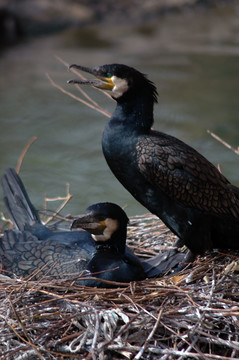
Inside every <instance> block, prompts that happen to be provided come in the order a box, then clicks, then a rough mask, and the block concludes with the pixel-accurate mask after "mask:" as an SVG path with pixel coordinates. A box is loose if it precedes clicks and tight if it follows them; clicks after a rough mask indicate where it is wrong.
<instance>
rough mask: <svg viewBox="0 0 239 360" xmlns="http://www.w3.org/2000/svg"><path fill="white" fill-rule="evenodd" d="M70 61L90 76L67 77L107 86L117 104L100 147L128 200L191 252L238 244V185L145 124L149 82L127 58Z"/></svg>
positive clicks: (149, 121) (150, 102)
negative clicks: (106, 62)
mask: <svg viewBox="0 0 239 360" xmlns="http://www.w3.org/2000/svg"><path fill="white" fill-rule="evenodd" d="M70 68H76V69H79V70H82V71H85V72H88V73H90V74H93V75H94V76H95V77H96V79H95V80H91V81H90V80H89V81H88V80H85V81H81V80H80V81H78V80H70V81H69V83H80V84H90V85H92V86H94V87H97V88H101V89H106V90H111V91H112V98H113V99H114V100H116V102H117V105H116V109H115V111H114V113H113V115H112V117H111V119H110V120H109V122H108V124H107V125H106V127H105V129H104V133H103V139H102V147H103V153H104V156H105V158H106V161H107V163H108V165H109V167H110V169H111V170H112V172H113V173H114V175H115V176H116V177H117V179H118V180H119V181H120V182H121V184H122V185H123V186H124V187H125V188H126V189H127V190H128V191H129V192H130V193H131V194H132V195H133V196H134V197H135V199H136V200H138V201H139V202H140V203H141V204H142V205H144V206H145V207H146V208H147V209H148V210H149V211H150V212H152V213H153V214H156V215H157V216H158V217H159V218H160V219H162V221H163V222H164V223H165V224H166V225H167V226H168V227H169V228H170V229H171V231H172V232H173V233H175V234H176V235H177V236H178V237H179V241H178V244H180V245H181V244H185V245H187V247H188V248H189V249H190V250H191V252H190V253H189V254H188V255H190V256H191V258H194V255H196V254H203V253H204V252H205V251H206V250H211V249H213V248H224V249H225V248H226V249H239V189H238V188H237V187H235V186H233V185H232V184H230V182H229V181H228V180H227V179H226V178H225V177H224V176H223V175H222V174H221V173H220V172H219V171H218V169H217V168H216V167H215V166H214V165H213V164H211V163H210V162H209V161H208V160H207V159H206V158H205V157H204V156H202V155H201V154H199V153H198V152H197V151H196V150H194V149H193V148H192V147H190V146H189V145H187V144H185V143H184V142H182V141H180V140H179V139H177V138H175V137H173V136H170V135H168V134H165V133H162V132H159V131H155V130H152V129H151V127H152V125H153V121H154V118H153V107H154V103H155V102H157V90H156V87H155V85H154V84H153V83H152V82H151V81H150V80H148V79H147V77H146V76H145V75H144V74H142V73H141V72H139V71H137V70H135V69H134V68H131V67H129V66H126V65H121V64H111V65H103V66H98V67H95V68H88V67H84V66H80V65H76V64H73V65H71V66H70ZM188 258H189V256H188Z"/></svg>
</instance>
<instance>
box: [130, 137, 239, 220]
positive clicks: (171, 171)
mask: <svg viewBox="0 0 239 360" xmlns="http://www.w3.org/2000/svg"><path fill="white" fill-rule="evenodd" d="M136 149H137V163H138V167H139V170H140V172H141V173H142V174H143V176H144V177H145V178H146V179H147V180H148V181H149V182H150V183H151V184H152V185H153V186H154V187H155V188H158V189H160V190H161V191H163V192H164V193H165V194H166V195H167V196H168V197H169V198H171V199H172V200H176V201H177V202H178V203H180V204H181V205H182V206H184V207H189V208H194V209H195V208H196V209H198V210H202V211H205V212H208V213H210V214H215V215H229V216H233V217H235V218H237V219H239V199H238V196H237V194H236V192H235V191H234V190H233V186H232V185H231V184H230V182H229V181H228V180H227V179H226V178H225V177H224V176H223V175H222V174H221V173H220V172H219V171H218V169H217V168H216V167H215V166H214V165H213V164H211V163H210V162H209V161H208V160H207V159H206V158H204V157H203V156H202V155H201V154H199V153H198V152H197V151H196V150H194V149H193V148H191V147H190V146H188V145H186V144H185V143H184V142H182V141H180V140H178V139H176V138H174V137H172V136H169V135H167V134H163V133H160V132H155V131H152V135H151V136H141V137H139V140H138V142H137V146H136Z"/></svg>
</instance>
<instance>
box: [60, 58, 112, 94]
mask: <svg viewBox="0 0 239 360" xmlns="http://www.w3.org/2000/svg"><path fill="white" fill-rule="evenodd" d="M72 68H74V69H77V70H81V71H84V72H87V73H89V74H92V75H94V76H95V77H96V79H94V80H68V81H67V83H68V84H84V85H91V86H94V87H96V88H99V89H104V90H112V89H113V87H114V86H115V84H114V83H113V81H112V78H108V77H106V76H104V75H103V74H102V73H101V72H100V71H99V70H97V69H96V68H89V67H86V66H81V65H76V64H72V65H70V66H69V69H72Z"/></svg>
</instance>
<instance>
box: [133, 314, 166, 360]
mask: <svg viewBox="0 0 239 360" xmlns="http://www.w3.org/2000/svg"><path fill="white" fill-rule="evenodd" d="M162 312H163V309H161V310H160V311H159V314H158V318H157V320H156V322H155V324H154V327H153V329H152V330H151V332H150V334H149V336H148V337H147V339H146V340H145V342H144V345H143V346H142V347H141V349H140V351H139V352H138V354H136V355H135V357H134V360H139V359H140V358H141V356H142V355H143V353H144V351H145V349H146V346H147V345H148V343H149V341H150V340H151V339H152V337H153V336H154V334H155V331H156V330H157V328H158V326H159V323H160V320H161V315H162Z"/></svg>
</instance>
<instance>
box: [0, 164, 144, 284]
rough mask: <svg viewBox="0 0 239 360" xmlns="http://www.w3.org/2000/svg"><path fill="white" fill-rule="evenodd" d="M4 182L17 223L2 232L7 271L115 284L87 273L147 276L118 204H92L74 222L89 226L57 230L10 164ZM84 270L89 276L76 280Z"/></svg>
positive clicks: (0, 247) (0, 256)
mask: <svg viewBox="0 0 239 360" xmlns="http://www.w3.org/2000/svg"><path fill="white" fill-rule="evenodd" d="M2 188H3V196H4V203H5V206H6V208H7V211H8V215H9V217H10V219H11V220H12V222H13V225H14V229H13V230H6V231H5V232H4V235H3V237H2V238H0V263H1V268H2V271H3V272H4V274H6V275H9V276H12V275H16V276H21V277H24V278H26V277H28V278H29V279H41V278H43V279H74V280H76V283H77V284H81V285H85V286H96V287H111V286H112V285H111V284H106V283H104V282H101V281H97V279H95V280H91V279H87V278H89V277H92V276H93V277H95V278H98V279H103V280H110V281H116V282H124V283H125V282H130V281H133V280H142V279H144V278H145V277H146V274H145V272H144V269H143V265H142V263H141V262H140V260H139V259H138V258H137V257H136V256H135V255H134V254H133V253H132V252H131V251H130V250H129V249H128V248H127V247H126V231H127V223H128V217H127V216H126V214H125V212H124V211H123V210H122V209H121V208H120V207H119V206H118V205H116V204H112V203H98V204H95V205H92V206H90V207H89V208H88V209H87V210H86V215H83V216H81V217H80V218H79V219H77V220H75V221H74V222H73V223H72V228H78V227H80V226H81V229H86V230H87V231H60V232H59V231H58V232H57V231H52V230H50V229H49V228H48V227H46V226H45V225H43V224H42V222H41V220H40V217H39V215H38V212H37V211H36V209H35V208H34V206H33V205H32V203H31V201H30V199H29V197H28V195H27V192H26V190H25V187H24V185H23V183H22V181H21V179H20V177H19V176H18V174H17V173H16V171H15V170H14V169H7V170H6V172H5V174H4V175H3V177H2ZM90 233H91V234H94V235H92V236H91V235H90ZM147 267H148V268H150V267H149V266H147ZM82 275H83V276H84V278H85V279H86V280H84V281H83V280H82V281H79V280H77V278H78V279H79V278H80V277H81V276H82Z"/></svg>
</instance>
